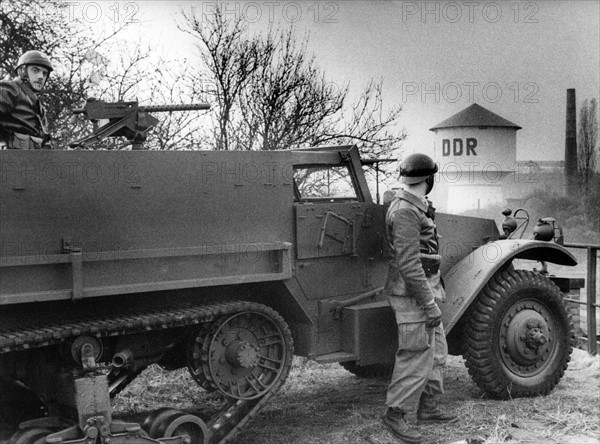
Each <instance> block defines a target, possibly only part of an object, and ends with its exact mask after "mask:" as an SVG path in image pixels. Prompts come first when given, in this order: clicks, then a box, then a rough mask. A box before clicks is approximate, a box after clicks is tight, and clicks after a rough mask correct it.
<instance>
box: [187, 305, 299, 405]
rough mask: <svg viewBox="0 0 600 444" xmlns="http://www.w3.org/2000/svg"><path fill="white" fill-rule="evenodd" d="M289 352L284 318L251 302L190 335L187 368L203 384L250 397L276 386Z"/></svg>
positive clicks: (285, 372) (234, 395)
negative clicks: (245, 307)
mask: <svg viewBox="0 0 600 444" xmlns="http://www.w3.org/2000/svg"><path fill="white" fill-rule="evenodd" d="M292 355H293V345H292V335H291V333H290V330H289V327H288V326H287V324H286V323H285V321H284V320H283V318H282V317H281V316H279V314H277V313H276V312H275V311H274V310H272V309H270V308H268V307H265V306H263V305H259V304H254V305H253V307H252V309H249V310H245V311H241V312H238V313H234V314H231V315H227V316H224V317H222V318H221V319H219V320H218V321H216V322H215V323H214V324H213V325H212V326H211V328H210V329H208V331H207V330H206V329H201V330H199V332H198V333H197V334H195V335H193V336H192V338H191V341H190V343H189V346H188V368H189V370H190V373H191V375H192V377H193V378H194V379H195V380H196V381H197V382H198V383H199V384H200V385H201V386H202V387H205V388H208V389H209V390H210V389H212V390H219V391H220V392H221V393H223V394H224V395H225V396H227V397H230V398H234V399H243V400H249V399H256V398H259V397H261V396H263V395H265V394H266V393H267V392H269V391H270V390H273V389H277V388H279V386H280V385H281V384H282V383H283V382H284V381H285V379H286V378H287V375H288V373H289V371H290V367H291V362H292Z"/></svg>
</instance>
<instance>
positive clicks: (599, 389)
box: [0, 350, 600, 444]
mask: <svg viewBox="0 0 600 444" xmlns="http://www.w3.org/2000/svg"><path fill="white" fill-rule="evenodd" d="M387 383H388V381H387V380H386V379H384V378H379V379H361V378H358V377H356V376H353V375H352V374H350V373H348V372H347V371H346V370H344V369H343V368H341V367H340V366H339V365H337V364H328V365H320V364H316V363H315V362H312V361H308V360H306V359H303V358H295V359H294V367H293V370H292V372H291V373H290V376H289V378H288V380H287V382H286V383H285V385H284V386H283V388H282V389H281V391H280V392H279V394H278V395H277V396H276V398H275V399H273V400H272V402H271V403H269V405H268V406H267V407H265V409H263V411H262V412H261V413H260V415H259V416H258V417H256V418H254V419H253V420H252V421H251V422H250V423H249V424H248V425H247V426H246V427H245V428H244V429H243V432H242V433H241V434H239V435H238V437H237V438H236V440H235V443H234V444H242V443H243V444H248V443H252V444H254V443H260V444H281V443H294V444H317V443H319V444H323V443H327V444H338V443H339V444H341V443H356V444H362V443H370V444H384V443H386V444H387V443H395V442H398V441H396V440H394V438H393V437H392V436H391V435H390V434H389V432H388V431H387V430H385V429H384V428H383V426H382V424H381V415H382V414H383V411H384V405H383V403H384V400H385V390H386V387H387ZM217 402H218V396H215V395H214V394H213V395H208V396H207V395H206V393H205V392H203V391H202V390H201V389H200V388H199V387H198V386H197V385H196V384H195V383H194V382H193V380H192V379H191V378H190V377H189V376H188V374H187V372H186V371H184V370H178V371H175V372H166V371H163V370H162V369H161V368H159V367H157V366H152V367H151V368H149V369H148V370H146V371H145V372H144V373H143V374H142V375H141V376H140V377H139V378H138V379H137V380H136V381H134V382H133V383H132V384H131V385H130V386H129V387H128V388H127V389H126V390H125V391H124V392H122V393H121V394H120V395H119V396H118V397H117V398H116V400H115V405H114V408H115V413H114V415H115V418H121V419H127V420H136V421H140V422H141V421H143V419H144V418H145V416H147V415H148V414H149V413H150V412H152V411H153V410H154V409H157V408H159V407H161V406H165V405H170V406H176V408H179V409H183V410H188V411H190V412H194V413H200V412H202V411H203V410H204V409H206V406H207V405H208V406H210V407H211V408H214V405H215V404H216V403H217ZM441 403H442V404H443V405H444V406H445V408H447V409H449V410H451V411H452V412H454V413H456V414H457V415H458V420H457V421H456V422H454V423H451V424H434V425H427V426H421V431H422V433H423V434H424V436H425V441H424V442H425V443H441V444H442V443H443V444H449V443H457V444H458V443H465V444H466V443H469V444H473V443H486V444H495V443H505V442H507V443H513V444H517V443H523V444H533V443H539V444H541V443H544V444H546V443H556V444H591V443H595V444H600V419H599V418H600V356H596V357H591V356H590V355H588V354H587V353H586V352H584V351H582V350H574V352H573V356H572V360H571V362H570V364H569V368H568V369H567V371H566V372H565V375H564V377H563V378H562V380H561V381H560V383H559V384H558V386H557V387H556V388H555V389H554V390H553V392H552V393H551V394H550V395H548V396H545V397H537V398H526V399H514V400H509V401H498V400H493V399H488V398H487V397H486V396H485V395H484V394H483V393H482V392H481V391H480V390H479V389H478V388H477V387H476V386H475V385H474V383H473V382H472V380H471V378H470V377H469V375H468V372H467V370H466V368H465V366H464V362H463V360H462V358H460V357H450V359H449V362H448V365H447V371H446V394H445V395H444V396H443V397H442V398H441ZM9 431H10V430H9V428H8V427H4V428H3V433H2V434H1V435H0V444H5V443H7V440H6V438H7V437H8V436H10V433H9ZM1 438H4V439H1Z"/></svg>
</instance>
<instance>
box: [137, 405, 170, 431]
mask: <svg viewBox="0 0 600 444" xmlns="http://www.w3.org/2000/svg"><path fill="white" fill-rule="evenodd" d="M173 413H177V410H175V409H171V408H168V407H162V408H160V409H158V410H155V411H153V412H152V413H151V414H150V415H148V416H147V417H146V419H145V420H144V423H143V424H142V429H144V430H145V431H146V433H148V436H149V437H150V438H162V435H160V432H159V430H158V429H159V427H160V426H161V424H162V422H163V420H164V419H165V418H168V417H169V416H171V415H172V414H173Z"/></svg>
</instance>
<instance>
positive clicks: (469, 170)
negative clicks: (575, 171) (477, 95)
mask: <svg viewBox="0 0 600 444" xmlns="http://www.w3.org/2000/svg"><path fill="white" fill-rule="evenodd" d="M520 129H521V127H520V126H519V125H517V124H515V123H513V122H511V121H509V120H506V119H505V118H503V117H501V116H499V115H497V114H495V113H493V112H491V111H489V110H487V109H485V108H484V107H482V106H480V105H478V104H476V103H475V104H473V105H471V106H469V107H467V108H465V109H464V110H462V111H460V112H459V113H457V114H455V115H453V116H451V117H450V118H448V119H446V120H444V121H443V122H440V123H438V124H437V125H435V126H434V127H432V128H430V130H431V131H433V132H434V133H435V139H434V150H433V158H434V160H435V161H436V162H437V163H438V165H439V174H438V176H437V180H438V181H439V182H438V186H436V187H434V189H433V192H432V196H431V197H432V200H433V202H435V203H436V207H438V209H439V210H440V211H443V212H448V213H454V214H460V213H464V212H467V211H471V210H482V209H485V208H489V207H494V206H509V207H511V208H513V209H515V206H518V205H519V202H520V201H521V200H522V199H523V197H525V196H526V195H527V194H529V193H530V192H531V191H533V190H534V189H535V188H548V187H551V189H556V190H557V191H558V192H562V190H563V187H564V173H563V171H564V162H562V161H561V162H550V161H544V162H533V161H526V162H518V161H517V131H518V130H520ZM439 185H441V186H439Z"/></svg>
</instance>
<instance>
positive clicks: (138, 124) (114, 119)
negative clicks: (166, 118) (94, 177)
mask: <svg viewBox="0 0 600 444" xmlns="http://www.w3.org/2000/svg"><path fill="white" fill-rule="evenodd" d="M208 109H210V105H209V104H208V103H192V104H189V105H151V106H139V104H138V102H114V103H108V102H104V101H102V100H97V99H94V98H89V99H87V101H86V103H85V105H84V107H83V108H75V109H73V114H74V115H77V114H84V115H85V117H86V118H87V119H88V120H90V121H92V123H93V124H94V130H93V132H92V133H91V134H88V135H87V136H84V137H82V138H80V139H77V140H75V141H73V142H71V143H70V144H69V146H70V147H71V148H75V147H82V146H83V147H85V146H88V145H91V144H92V143H95V142H100V141H102V140H104V139H105V138H107V137H118V136H123V137H125V138H126V139H127V141H128V142H129V143H131V145H132V149H134V150H139V149H143V143H144V141H145V140H146V136H147V134H148V130H149V129H150V128H152V127H154V126H155V125H156V124H157V123H158V119H157V118H155V117H154V116H152V115H151V114H148V113H151V112H171V111H195V110H208ZM103 120H108V122H107V123H104V124H101V123H100V122H101V121H103Z"/></svg>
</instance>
